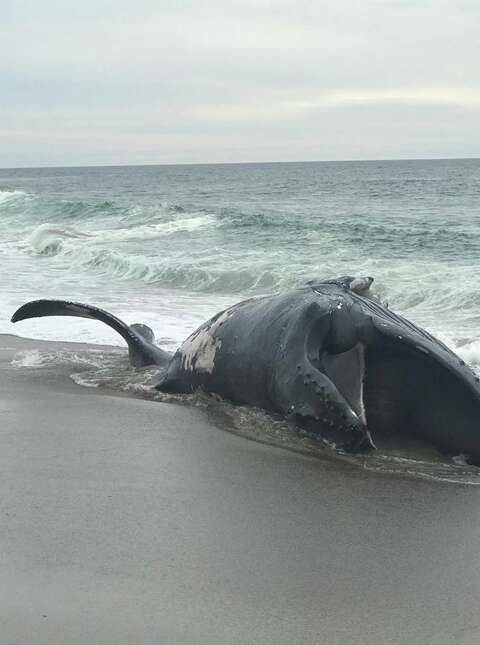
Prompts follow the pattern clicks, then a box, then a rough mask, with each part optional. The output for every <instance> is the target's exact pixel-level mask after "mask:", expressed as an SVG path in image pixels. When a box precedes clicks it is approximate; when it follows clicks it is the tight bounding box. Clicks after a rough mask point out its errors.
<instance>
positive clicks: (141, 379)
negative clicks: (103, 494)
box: [11, 341, 480, 485]
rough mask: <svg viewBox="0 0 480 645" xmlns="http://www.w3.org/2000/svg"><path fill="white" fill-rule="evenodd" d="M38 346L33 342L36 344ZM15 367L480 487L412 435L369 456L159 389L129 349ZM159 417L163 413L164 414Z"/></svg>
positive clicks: (332, 453) (353, 463) (384, 467)
mask: <svg viewBox="0 0 480 645" xmlns="http://www.w3.org/2000/svg"><path fill="white" fill-rule="evenodd" d="M33 344H34V341H33ZM11 365H12V367H13V368H14V369H17V370H29V371H31V372H33V373H34V374H36V375H37V376H38V378H43V377H44V376H45V375H48V374H50V375H52V376H59V375H62V374H63V375H65V376H68V377H69V378H71V379H72V380H73V381H74V382H75V383H77V384H78V385H80V386H82V387H86V388H98V389H99V390H101V391H106V392H108V391H113V392H116V393H125V394H128V395H130V396H134V397H140V398H143V399H147V400H150V401H159V402H162V403H177V404H178V403H179V404H181V405H186V406H188V407H192V406H193V407H200V408H202V409H203V410H204V411H206V412H207V413H208V414H209V416H210V418H211V420H212V422H213V423H214V424H215V425H216V426H218V427H219V428H221V429H222V430H224V431H226V432H231V433H234V434H237V435H239V436H242V437H245V438H247V439H250V440H253V441H257V442H260V443H265V444H269V445H273V446H277V447H282V448H284V449H286V450H290V451H294V452H300V453H302V454H305V455H309V456H313V457H316V458H318V459H320V460H324V461H329V462H334V463H335V462H336V463H337V465H338V467H339V468H341V467H348V466H350V467H354V468H357V469H361V470H365V471H369V472H372V473H384V474H388V475H392V476H393V475H394V476H402V477H411V478H419V479H427V480H432V481H437V482H447V483H451V484H455V483H457V484H466V485H479V484H480V468H478V467H476V466H470V465H468V464H466V463H465V461H464V459H463V458H462V456H461V455H460V456H457V457H455V458H453V459H451V458H447V457H445V456H443V455H441V454H440V453H439V452H438V451H437V450H435V448H433V447H432V446H430V445H428V444H426V443H425V442H422V441H419V440H416V439H414V438H413V437H389V438H383V439H380V441H379V440H378V439H377V440H376V443H377V450H376V451H374V452H371V453H368V454H357V455H352V454H347V453H344V452H343V451H341V450H337V449H336V447H335V445H334V444H332V443H329V442H327V441H323V440H321V439H319V438H318V437H315V436H314V435H312V434H308V433H306V432H305V431H302V430H300V429H298V428H294V427H292V426H291V425H290V424H288V423H287V422H286V421H285V420H284V419H282V418H281V417H278V416H275V415H272V414H269V413H267V412H265V411H263V410H260V409H258V408H249V407H245V406H237V405H232V404H230V403H229V402H227V401H224V400H222V399H220V398H219V397H215V396H209V395H207V394H205V393H197V394H193V395H172V394H163V393H161V392H157V391H156V390H154V385H155V384H156V383H158V381H159V379H160V375H161V373H160V372H159V369H158V368H156V367H155V368H145V369H135V368H132V367H130V365H129V362H128V356H127V353H126V351H125V350H123V349H120V348H118V349H116V348H102V349H96V348H95V347H90V348H88V349H87V348H84V347H82V346H80V348H79V349H78V350H75V349H73V350H72V349H63V348H62V347H61V345H59V347H58V349H55V348H54V347H52V348H51V349H48V350H45V349H36V348H33V349H26V350H21V351H19V352H16V353H15V355H14V357H13V359H12V361H11ZM159 414H160V412H159Z"/></svg>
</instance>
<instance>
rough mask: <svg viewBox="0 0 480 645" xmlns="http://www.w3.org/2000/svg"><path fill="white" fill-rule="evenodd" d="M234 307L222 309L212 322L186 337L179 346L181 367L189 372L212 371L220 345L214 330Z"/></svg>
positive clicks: (220, 342)
mask: <svg viewBox="0 0 480 645" xmlns="http://www.w3.org/2000/svg"><path fill="white" fill-rule="evenodd" d="M234 309H236V307H232V308H231V309H228V310H227V311H224V312H223V314H222V315H221V316H219V317H218V318H217V320H215V322H214V323H212V324H211V325H207V326H204V327H201V328H200V329H199V330H197V331H196V332H195V333H194V334H192V335H191V336H190V337H189V338H187V340H186V341H185V342H184V343H183V345H182V347H181V353H182V367H183V369H185V370H189V371H191V372H192V371H193V370H200V371H202V372H208V373H209V374H211V373H212V372H213V368H214V367H215V356H216V353H217V350H218V349H220V347H221V346H222V341H221V340H220V338H215V332H216V331H217V329H218V327H219V326H220V325H221V324H222V323H223V322H224V321H225V320H227V318H229V317H230V316H231V315H232V313H233V310H234Z"/></svg>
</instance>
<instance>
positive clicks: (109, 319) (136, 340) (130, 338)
mask: <svg viewBox="0 0 480 645" xmlns="http://www.w3.org/2000/svg"><path fill="white" fill-rule="evenodd" d="M42 316H75V317H77V318H92V319H93V320H100V321H101V322H103V323H105V324H106V325H108V326H109V327H111V328H112V329H114V330H115V331H116V332H118V333H119V334H120V336H122V338H123V339H124V340H125V342H126V343H127V345H128V354H129V357H130V362H131V364H132V365H133V366H134V367H146V366H148V365H166V364H167V363H168V362H169V361H170V359H171V355H170V354H169V353H168V352H165V351H164V350H163V349H160V347H157V346H156V345H154V344H153V342H152V340H153V332H152V330H151V329H150V328H149V327H147V326H146V325H138V324H137V325H132V326H129V325H127V324H126V323H124V322H123V321H122V320H120V319H119V318H117V317H116V316H114V315H113V314H110V313H108V311H104V310H103V309H99V308H98V307H93V306H92V305H84V304H82V303H79V302H69V301H68V300H32V301H31V302H27V303H26V304H24V305H23V306H22V307H20V308H19V309H17V311H16V312H15V313H14V314H13V316H12V322H13V323H15V322H18V321H19V320H26V319H27V318H40V317H42Z"/></svg>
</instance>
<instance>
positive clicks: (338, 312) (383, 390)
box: [12, 276, 480, 464]
mask: <svg viewBox="0 0 480 645" xmlns="http://www.w3.org/2000/svg"><path fill="white" fill-rule="evenodd" d="M372 282H373V278H371V277H361V278H358V277H352V276H342V277H340V278H335V279H332V280H324V281H310V282H309V283H308V284H307V285H305V286H303V287H300V288H297V289H294V290H291V291H288V292H285V293H280V294H276V295H269V296H262V297H254V298H250V299H248V300H244V301H242V302H239V303H238V304H236V305H233V306H232V307H229V308H228V309H226V310H224V311H222V312H220V313H218V314H217V315H215V316H214V317H213V318H211V319H210V320H208V321H207V322H205V323H204V324H203V325H201V326H200V327H199V328H198V329H197V330H196V331H194V332H193V333H192V334H191V335H190V336H189V337H188V338H187V339H186V340H185V341H184V342H183V344H182V345H181V346H180V347H179V349H178V350H177V351H176V352H175V353H174V354H171V353H169V352H166V351H164V350H162V349H160V348H159V347H157V346H156V345H155V344H154V338H153V333H152V331H151V330H150V329H149V328H148V327H147V326H145V325H139V324H134V325H130V326H129V325H127V324H125V323H124V322H122V321H121V320H119V319H118V318H116V317H115V316H113V315H112V314H110V313H108V312H105V311H103V310H102V309H99V308H97V307H93V306H91V305H84V304H80V303H76V302H68V301H64V300H36V301H31V302H28V303H26V304H25V305H23V306H22V307H20V308H19V309H18V310H17V311H16V312H15V313H14V315H13V317H12V322H17V321H20V320H24V319H27V318H33V317H38V316H58V315H61V316H80V317H86V318H94V319H96V320H101V321H103V322H104V323H106V324H107V325H109V326H110V327H112V328H113V329H115V330H116V331H117V332H119V333H120V334H121V336H122V337H123V338H124V339H125V341H126V343H127V345H128V350H129V356H130V361H131V364H132V365H133V366H135V367H144V366H149V365H158V366H159V367H161V368H162V369H161V378H160V381H159V383H158V384H157V385H156V388H157V389H158V390H161V391H164V392H174V393H191V392H194V391H195V390H197V389H202V390H204V391H206V392H209V393H215V394H217V395H220V396H221V397H223V398H225V399H228V400H230V401H232V402H233V403H237V404H242V405H245V404H246V405H252V406H257V407H261V408H264V409H265V410H268V411H270V412H274V413H279V414H281V415H283V416H284V417H287V418H288V419H290V420H292V421H293V423H295V424H296V425H300V426H303V427H307V428H308V429H309V430H310V431H313V432H316V433H318V434H319V435H320V436H322V437H326V438H329V439H333V440H334V441H335V442H337V444H339V443H340V444H341V445H342V446H343V448H344V449H345V450H349V451H360V450H370V449H373V448H374V447H375V437H376V436H379V435H382V434H383V435H385V434H391V433H399V434H410V435H416V436H418V437H420V438H423V439H426V440H427V441H429V442H430V443H432V444H433V445H435V446H437V447H438V448H439V449H440V450H442V451H444V452H445V453H448V454H458V453H462V454H465V455H467V456H468V459H469V460H470V462H471V463H476V464H480V385H479V378H478V376H476V375H475V373H474V372H473V371H472V370H471V369H470V368H469V367H468V366H467V365H465V363H464V361H463V360H462V359H460V358H459V357H458V356H457V355H456V354H455V353H454V352H452V351H451V350H450V349H449V348H448V347H447V346H446V345H444V344H443V343H442V342H440V341H439V340H438V339H436V338H435V337H434V336H432V335H431V334H429V333H428V332H427V331H425V330H424V329H421V328H420V327H418V326H416V325H415V324H413V323H412V322H410V321H409V320H407V319H406V318H404V317H402V316H400V315H397V314H395V313H394V312H393V311H391V310H390V309H389V308H387V307H386V306H385V305H383V304H382V303H381V302H378V301H377V300H375V299H374V298H373V297H372V296H371V294H370V286H371V284H372Z"/></svg>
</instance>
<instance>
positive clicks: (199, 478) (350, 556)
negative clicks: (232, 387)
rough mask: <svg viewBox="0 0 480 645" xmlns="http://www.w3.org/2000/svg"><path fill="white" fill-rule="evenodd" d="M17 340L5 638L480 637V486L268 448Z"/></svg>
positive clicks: (1, 611)
mask: <svg viewBox="0 0 480 645" xmlns="http://www.w3.org/2000/svg"><path fill="white" fill-rule="evenodd" d="M0 346H1V350H0V360H1V364H0V382H1V392H2V395H1V399H0V401H1V402H0V412H1V420H2V424H1V433H0V441H1V446H0V460H1V472H2V478H1V487H2V490H1V497H0V499H1V513H2V523H1V528H0V545H1V554H2V565H1V566H2V583H3V584H2V586H1V596H0V622H1V634H2V637H1V642H2V643H9V644H12V645H24V644H27V643H28V644H30V643H32V644H35V645H43V644H45V645H46V644H48V645H57V644H58V645H60V644H61V645H64V644H69V645H77V644H78V645H80V644H81V645H83V644H86V643H99V644H110V643H111V644H112V645H113V644H115V645H124V644H125V645H126V644H129V645H133V644H138V643H142V644H152V645H153V644H154V643H155V644H157V643H162V644H163V645H165V644H172V645H173V644H182V643H188V644H190V643H191V644H192V645H193V644H195V645H197V644H214V643H215V644H216V643H222V644H224V643H239V644H240V643H241V644H253V643H259V644H260V643H261V644H262V645H263V644H269V643H270V644H272V645H280V644H283V643H285V644H288V645H292V644H293V643H309V644H310V643H311V644H313V643H328V644H337V643H338V644H341V645H345V644H352V645H353V644H355V645H360V644H365V645H373V644H377V643H378V644H385V643H397V644H404V643H406V644H416V643H418V644H420V643H422V644H425V643H431V644H432V645H433V644H435V645H440V644H444V643H445V644H446V643H465V644H467V643H468V644H470V643H472V644H473V643H478V641H479V638H480V618H479V616H478V598H479V595H480V567H479V565H478V562H479V555H478V554H479V550H480V512H479V496H480V490H479V488H478V487H473V486H459V485H453V484H448V485H447V484H440V483H434V482H431V483H430V482H425V481H417V480H414V479H400V478H396V477H393V476H390V477H384V476H379V475H375V474H371V473H364V472H362V471H360V470H355V469H352V468H348V467H344V466H342V465H339V464H336V463H325V462H323V461H320V460H318V459H315V458H313V457H308V456H302V455H299V454H295V453H293V452H289V451H286V450H282V449H280V448H276V447H273V446H266V445H262V444H259V443H256V442H253V441H250V440H247V439H245V438H242V437H238V436H235V435H232V434H229V433H227V432H225V431H224V430H222V429H220V428H217V427H215V425H213V424H212V421H211V419H209V418H208V416H207V414H206V413H205V412H204V411H202V410H201V409H198V408H194V407H192V408H190V407H188V406H179V405H176V404H166V403H160V402H153V401H146V400H140V399H136V398H129V397H127V396H125V395H115V394H113V393H109V392H108V391H106V390H100V389H93V388H90V389H89V388H83V387H80V386H79V385H76V384H75V383H73V382H72V381H71V380H70V379H69V378H68V376H67V375H65V374H58V375H57V376H55V377H52V376H51V374H50V373H49V374H50V375H49V376H48V377H46V376H45V373H44V372H42V370H32V369H28V368H18V367H15V366H12V364H11V360H12V358H13V356H14V355H15V354H16V353H17V352H18V351H20V350H25V349H29V348H41V349H44V348H46V347H52V346H56V345H55V344H52V343H47V342H41V341H30V340H25V339H21V338H17V337H14V336H8V335H4V336H1V337H0ZM69 347H75V346H74V345H70V346H69V345H68V344H62V348H63V349H68V348H69Z"/></svg>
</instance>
